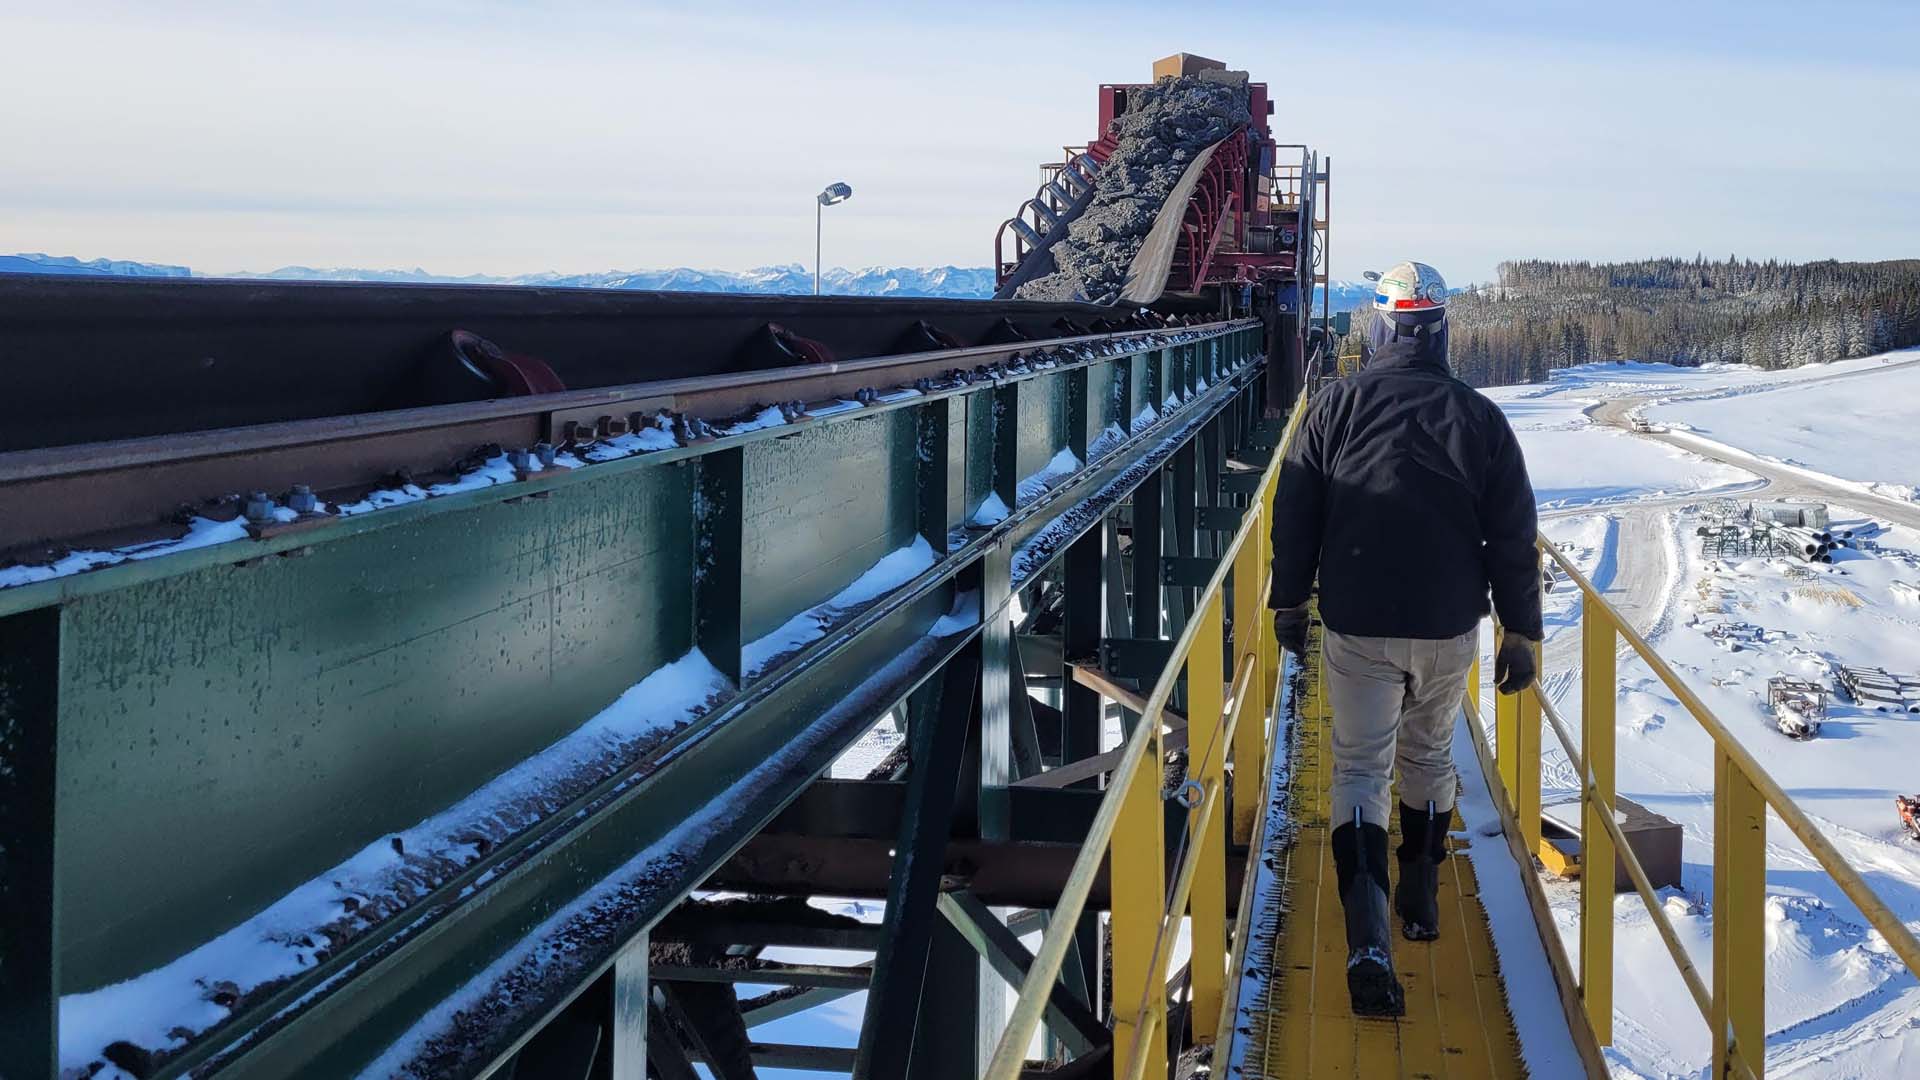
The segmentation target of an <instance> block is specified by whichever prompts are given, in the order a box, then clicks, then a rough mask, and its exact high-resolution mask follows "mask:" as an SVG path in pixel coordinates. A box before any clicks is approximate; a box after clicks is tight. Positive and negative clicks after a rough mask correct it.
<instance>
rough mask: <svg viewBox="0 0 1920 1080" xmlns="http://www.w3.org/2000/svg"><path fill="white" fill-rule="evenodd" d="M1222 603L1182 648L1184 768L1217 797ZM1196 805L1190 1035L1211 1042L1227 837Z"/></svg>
mask: <svg viewBox="0 0 1920 1080" xmlns="http://www.w3.org/2000/svg"><path fill="white" fill-rule="evenodd" d="M1225 607H1226V598H1225V597H1224V596H1222V595H1221V594H1219V593H1215V594H1214V595H1213V599H1212V600H1211V601H1210V602H1208V603H1207V604H1206V606H1205V607H1204V608H1203V609H1202V610H1201V612H1200V633H1199V636H1197V637H1195V638H1194V639H1193V649H1192V651H1190V652H1188V653H1187V724H1188V729H1187V761H1188V762H1189V763H1190V764H1189V766H1188V773H1187V775H1188V778H1189V780H1190V781H1198V782H1199V784H1200V790H1201V792H1202V794H1201V798H1202V799H1203V800H1213V801H1216V802H1217V801H1220V800H1222V799H1224V798H1225V796H1226V782H1227V770H1226V757H1227V748H1226V746H1225V745H1224V736H1225V731H1224V730H1223V728H1224V724H1223V720H1222V716H1221V705H1222V702H1221V674H1222V664H1223V658H1222V657H1221V638H1222V636H1223V635H1224V633H1225V629H1226V628H1225V625H1224V623H1223V616H1224V613H1225ZM1247 726H1249V727H1250V726H1252V725H1247ZM1200 811H1201V807H1199V806H1193V807H1189V808H1188V810H1187V821H1188V826H1187V829H1188V833H1187V845H1188V846H1189V847H1191V848H1192V849H1193V851H1194V857H1195V858H1196V859H1197V860H1198V867H1197V869H1196V870H1195V871H1194V875H1193V886H1192V893H1191V896H1190V899H1189V901H1188V905H1187V910H1188V912H1189V913H1190V914H1191V916H1192V919H1193V927H1192V941H1193V950H1192V954H1191V955H1192V971H1193V998H1192V1001H1193V1036H1194V1041H1195V1042H1199V1043H1210V1042H1212V1041H1213V1037H1214V1032H1215V1031H1216V1030H1217V1029H1218V1028H1219V1026H1220V1007H1221V1002H1222V1001H1223V1000H1224V999H1225V996H1226V970H1227V964H1226V961H1227V837H1226V832H1225V824H1226V823H1225V822H1223V821H1221V820H1220V818H1219V817H1217V816H1210V815H1204V814H1202V813H1201V812H1200ZM1202 826H1204V831H1199V832H1198V834H1197V835H1196V831H1197V830H1200V829H1201V827H1202ZM1169 922H1170V927H1177V926H1178V925H1179V922H1180V913H1179V912H1177V911H1175V912H1171V913H1170V920H1169ZM1169 932H1171V929H1170V930H1169Z"/></svg>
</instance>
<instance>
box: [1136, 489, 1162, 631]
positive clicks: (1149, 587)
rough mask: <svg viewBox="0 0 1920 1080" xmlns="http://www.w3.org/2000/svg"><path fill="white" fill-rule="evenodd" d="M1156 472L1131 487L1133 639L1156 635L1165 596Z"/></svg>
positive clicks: (1160, 502) (1159, 496) (1159, 495)
mask: <svg viewBox="0 0 1920 1080" xmlns="http://www.w3.org/2000/svg"><path fill="white" fill-rule="evenodd" d="M1160 475H1161V474H1160V470H1159V469H1154V470H1152V471H1150V472H1148V473H1147V475H1146V477H1145V478H1144V479H1142V480H1141V481H1140V486H1139V487H1137V488H1134V489H1133V636H1134V637H1137V638H1157V637H1159V636H1160V614H1161V607H1160V605H1161V598H1162V597H1163V596H1164V595H1165V587H1164V586H1162V585H1161V584H1160V555H1161V548H1160V542H1161V539H1162V532H1161V529H1162V526H1161V524H1160V516H1161V515H1160V511H1161V507H1162V505H1163V502H1164V498H1165V496H1164V488H1163V486H1162V485H1161V483H1160Z"/></svg>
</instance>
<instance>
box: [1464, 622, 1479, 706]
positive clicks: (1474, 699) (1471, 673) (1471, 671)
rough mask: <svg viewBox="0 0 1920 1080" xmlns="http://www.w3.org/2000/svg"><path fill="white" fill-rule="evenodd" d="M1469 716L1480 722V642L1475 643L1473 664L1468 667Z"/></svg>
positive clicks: (1477, 640)
mask: <svg viewBox="0 0 1920 1080" xmlns="http://www.w3.org/2000/svg"><path fill="white" fill-rule="evenodd" d="M1467 715H1468V716H1469V717H1471V718H1472V719H1473V722H1474V723H1475V724H1478V723H1479V722H1480V640H1479V638H1478V637H1476V638H1475V639H1474V642H1473V663H1472V664H1469V665H1468V666H1467Z"/></svg>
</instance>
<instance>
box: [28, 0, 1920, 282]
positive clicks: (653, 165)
mask: <svg viewBox="0 0 1920 1080" xmlns="http://www.w3.org/2000/svg"><path fill="white" fill-rule="evenodd" d="M81 7H83V6H82V5H47V4H29V3H16V2H14V0H0V31H3V32H0V100H4V101H6V102H7V103H8V107H7V108H5V109H0V144H3V145H5V146H6V147H7V148H8V154H7V164H6V166H5V167H4V168H0V251H42V250H43V251H49V252H53V253H56V254H70V255H78V256H82V257H96V256H112V257H118V258H135V259H147V260H154V261H162V262H176V263H187V264H189V265H192V266H193V267H195V268H196V269H200V270H205V271H214V272H217V271H222V270H234V269H265V268H269V267H273V266H279V265H283V264H288V263H304V264H308V265H356V266H380V267H386V266H424V267H427V268H429V269H432V270H435V271H440V272H447V273H471V272H490V273H517V272H526V271H534V270H547V269H554V270H566V271H587V270H599V269H607V268H611V267H639V266H664V265H694V266H711V267H722V268H743V267H748V266H755V265H762V264H767V263H776V262H807V263H810V262H811V260H812V245H813V236H812V232H813V220H812V217H813V204H812V196H813V193H814V192H816V191H818V190H819V188H820V187H821V186H822V185H823V184H825V183H827V182H829V181H832V180H846V181H847V182H849V183H851V184H852V185H853V187H854V189H855V192H856V194H855V196H854V199H853V200H852V201H851V202H849V203H847V204H846V205H844V206H838V207H834V208H832V209H830V210H829V211H828V213H829V215H830V220H829V221H828V223H827V225H828V228H827V250H826V261H827V262H828V263H829V264H845V265H865V264H875V263H885V264H914V265H924V264H939V263H958V264H963V265H982V264H985V263H986V262H987V261H988V259H989V257H990V255H991V238H992V232H993V229H994V226H995V225H997V224H998V222H999V221H1000V220H1001V219H1002V218H1004V217H1006V216H1007V215H1008V214H1009V213H1010V212H1011V211H1012V209H1013V208H1014V206H1015V205H1016V204H1017V203H1018V202H1019V201H1020V200H1021V199H1022V198H1024V197H1025V196H1026V195H1029V194H1031V193H1032V190H1033V187H1034V185H1035V183H1036V182H1037V179H1038V168H1037V166H1038V164H1039V163H1040V162H1041V161H1043V160H1046V159H1048V158H1050V157H1057V156H1058V153H1059V148H1060V146H1061V145H1062V144H1065V143H1069V142H1074V143H1077V142H1083V141H1085V140H1086V139H1088V138H1089V137H1091V136H1092V135H1094V134H1095V132H1094V131H1093V128H1094V123H1095V113H1094V109H1095V88H1096V87H1097V85H1098V84H1099V83H1101V82H1114V81H1137V80H1141V79H1144V78H1145V77H1146V76H1147V73H1148V67H1149V65H1150V64H1151V62H1152V60H1153V59H1154V58H1155V57H1158V56H1161V55H1165V54H1167V53H1170V52H1175V51H1189V52H1198V53H1202V54H1205V55H1209V56H1214V57H1218V58H1220V59H1223V60H1226V61H1227V62H1229V63H1230V64H1231V65H1233V66H1236V67H1244V68H1246V69H1248V70H1250V71H1252V72H1253V74H1254V76H1255V77H1256V78H1258V79H1264V80H1266V81H1267V82H1269V83H1270V84H1275V85H1276V87H1278V86H1280V85H1281V84H1285V86H1286V87H1287V89H1286V90H1285V91H1284V92H1280V98H1281V100H1280V107H1279V112H1278V113H1277V115H1276V116H1275V118H1274V120H1275V127H1276V133H1277V134H1278V135H1279V136H1280V137H1281V139H1282V141H1298V142H1307V143H1310V144H1312V145H1314V146H1316V147H1317V148H1319V149H1320V150H1321V151H1322V152H1323V153H1325V154H1328V155H1330V156H1331V158H1332V160H1333V171H1334V177H1335V194H1334V199H1333V217H1334V222H1335V233H1334V245H1333V256H1334V273H1335V274H1336V275H1337V276H1344V277H1357V276H1358V274H1359V272H1360V271H1361V270H1363V269H1367V268H1370V267H1379V266H1382V265H1385V264H1386V263H1388V262H1391V261H1394V260H1396V259H1400V258H1418V259H1422V260H1425V261H1428V262H1431V263H1434V264H1435V265H1437V266H1439V267H1440V268H1441V269H1442V271H1443V272H1445V273H1446V274H1447V275H1448V276H1449V277H1450V278H1451V279H1453V280H1455V281H1456V282H1459V281H1464V280H1478V279H1484V278H1486V277H1488V276H1490V275H1491V274H1492V272H1493V267H1494V265H1495V264H1496V263H1497V262H1498V261H1499V260H1501V259H1503V258H1512V257H1524V256H1542V257H1562V258H1591V259H1609V258H1623V257H1635V256H1641V255H1653V254H1683V255H1691V254H1693V253H1695V252H1702V251H1703V252H1706V253H1707V254H1709V255H1716V256H1718V255H1725V254H1728V253H1735V252H1737V253H1739V254H1741V255H1750V256H1754V257H1778V258H1786V259H1808V258H1820V257H1828V256H1832V257H1839V258H1858V259H1875V258H1894V257H1905V256H1915V255H1920V211H1916V210H1915V201H1916V200H1915V199H1914V197H1913V194H1912V192H1913V190H1914V187H1915V182H1916V179H1917V178H1920V139H1915V138H1914V137H1913V136H1912V134H1911V132H1912V118H1913V117H1914V116H1916V115H1920V63H1916V62H1915V61H1914V59H1913V57H1912V53H1911V50H1912V43H1913V42H1914V41H1915V40H1916V33H1917V32H1920V5H1911V4H1894V3H1878V2H1871V0H1852V2H1847V3H1829V4H1823V5H1806V4H1798V5H1795V4H1784V3H1765V2H1763V3H1744V4H1722V3H1688V2H1683V0H1669V2H1667V3H1664V4H1642V3H1631V2H1630V3H1608V4H1605V5H1596V4H1592V3H1584V4H1552V3H1548V4H1540V3H1535V4H1521V3H1476V4H1448V5H1439V4H1428V5H1418V6H1416V5H1398V6H1383V5H1373V4H1352V3H1348V4H1337V5H1336V4H1321V5H1311V4H1308V5H1280V4H1273V3H1260V4H1238V3H1211V4H1210V3H1179V4H1167V3H1162V4H1127V3H1117V4H1116V3H1103V4H1088V3H1079V2H1069V0H1061V2H1056V3H1051V4H1047V5H1045V6H1044V17H1042V16H1040V15H1039V13H1038V12H1039V9H1036V8H1034V7H1032V6H1031V5H1013V4H1001V3H994V2H975V3H968V4H965V5H959V4H944V5H938V6H935V5H920V4H911V3H894V4H874V3H866V2H864V0H849V2H845V3H839V4H833V3H808V4H730V3H725V2H710V3H703V4H699V5H679V6H674V7H660V6H650V5H644V4H610V3H579V4H567V3H542V4H510V3H453V2H450V0H443V2H438V3H407V2H400V0H393V2H388V3H380V4H370V3H357V2H351V0H349V2H344V3H334V4H328V5H296V4H291V3H282V4H264V5H261V4H254V5H238V4H225V3H208V4H185V3H176V4H167V5H138V6H136V5H115V4H111V3H108V4H91V5H84V11H82V10H79V9H80V8H81ZM1047 27H1052V28H1054V29H1056V30H1057V31H1058V33H1059V35H1060V36H1059V37H1058V39H1050V38H1049V37H1048V35H1047V32H1046V29H1045V28H1047Z"/></svg>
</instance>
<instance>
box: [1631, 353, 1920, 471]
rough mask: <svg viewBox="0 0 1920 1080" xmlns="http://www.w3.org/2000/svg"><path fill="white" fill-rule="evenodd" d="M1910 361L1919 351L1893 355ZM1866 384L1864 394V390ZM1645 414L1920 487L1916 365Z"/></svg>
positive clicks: (1807, 463)
mask: <svg viewBox="0 0 1920 1080" xmlns="http://www.w3.org/2000/svg"><path fill="white" fill-rule="evenodd" d="M1894 356H1896V357H1904V358H1907V359H1913V358H1915V357H1916V356H1920V354H1915V353H1907V354H1894ZM1866 387H1871V391H1870V392H1864V393H1863V392H1862V391H1863V389H1864V388H1866ZM1646 414H1647V416H1648V418H1649V419H1651V420H1653V421H1655V422H1656V423H1663V424H1668V425H1671V426H1672V427H1673V428H1674V429H1675V430H1680V431H1688V432H1691V433H1693V434H1696V435H1700V436H1703V437H1705V438H1708V439H1711V440H1713V441H1714V442H1718V443H1722V444H1725V445H1728V446H1733V447H1736V448H1738V449H1741V450H1745V451H1747V452H1749V453H1753V454H1758V455H1761V456H1762V457H1765V458H1770V459H1773V460H1776V461H1781V462H1784V463H1787V464H1791V465H1800V466H1804V467H1807V468H1811V469H1814V470H1816V471H1818V472H1822V473H1826V474H1828V475H1831V476H1837V477H1840V478H1842V479H1845V480H1851V481H1855V482H1858V483H1865V484H1871V485H1874V487H1873V489H1872V490H1874V491H1876V492H1877V493H1879V494H1883V495H1890V496H1892V497H1895V498H1905V499H1912V498H1913V497H1914V493H1915V489H1916V487H1920V364H1912V363H1909V364H1903V365H1901V366H1898V367H1893V368H1889V369H1888V370H1883V371H1878V372H1876V373H1875V374H1874V375H1873V377H1872V379H1871V380H1870V381H1868V382H1866V383H1864V384H1862V383H1861V382H1860V380H1857V379H1838V380H1835V379H1826V380H1819V381H1815V382H1800V383H1796V384H1792V385H1787V386H1782V387H1780V388H1778V389H1775V390H1771V391H1769V392H1767V393H1742V394H1737V395H1730V396H1727V397H1720V398H1714V399H1708V400H1698V401H1686V400H1682V401H1672V402H1667V403H1664V404H1658V405H1655V406H1653V407H1650V408H1648V409H1647V410H1646Z"/></svg>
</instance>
